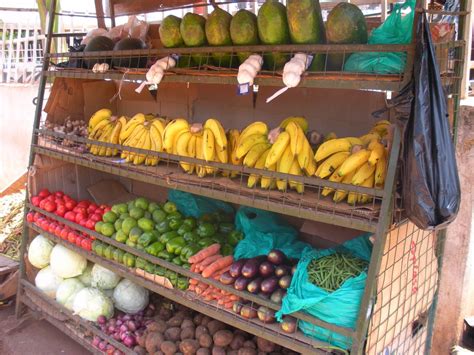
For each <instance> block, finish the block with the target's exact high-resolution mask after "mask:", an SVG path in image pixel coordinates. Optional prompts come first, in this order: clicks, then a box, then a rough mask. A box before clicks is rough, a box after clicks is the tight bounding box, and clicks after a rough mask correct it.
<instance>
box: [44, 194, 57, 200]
mask: <svg viewBox="0 0 474 355" xmlns="http://www.w3.org/2000/svg"><path fill="white" fill-rule="evenodd" d="M46 200H48V201H53V202H54V200H56V197H54V195H49V196H48V197H46Z"/></svg>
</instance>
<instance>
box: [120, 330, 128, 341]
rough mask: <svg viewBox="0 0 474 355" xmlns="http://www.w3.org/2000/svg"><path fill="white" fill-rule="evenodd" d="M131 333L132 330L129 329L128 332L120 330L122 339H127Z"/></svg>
mask: <svg viewBox="0 0 474 355" xmlns="http://www.w3.org/2000/svg"><path fill="white" fill-rule="evenodd" d="M129 335H130V332H128V331H127V332H120V339H121V340H122V341H124V339H125V338H126V337H128V336H129Z"/></svg>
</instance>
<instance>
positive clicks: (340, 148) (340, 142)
mask: <svg viewBox="0 0 474 355" xmlns="http://www.w3.org/2000/svg"><path fill="white" fill-rule="evenodd" d="M351 148H352V144H351V142H349V141H348V140H347V139H345V138H336V139H331V140H329V141H326V142H324V143H323V144H321V145H320V146H319V148H318V150H317V151H316V154H315V155H314V159H316V161H317V162H320V161H321V160H323V159H326V158H327V157H329V156H331V155H333V154H335V153H339V152H350V151H351Z"/></svg>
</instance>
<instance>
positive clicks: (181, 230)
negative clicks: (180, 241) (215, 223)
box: [177, 222, 193, 236]
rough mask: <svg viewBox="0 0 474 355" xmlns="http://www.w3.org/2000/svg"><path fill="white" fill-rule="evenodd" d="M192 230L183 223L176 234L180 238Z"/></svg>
mask: <svg viewBox="0 0 474 355" xmlns="http://www.w3.org/2000/svg"><path fill="white" fill-rule="evenodd" d="M192 230H193V228H192V227H191V226H190V225H187V224H184V222H183V224H181V226H180V227H179V228H178V230H177V233H178V234H179V235H180V236H184V235H185V234H186V233H188V232H191V231H192Z"/></svg>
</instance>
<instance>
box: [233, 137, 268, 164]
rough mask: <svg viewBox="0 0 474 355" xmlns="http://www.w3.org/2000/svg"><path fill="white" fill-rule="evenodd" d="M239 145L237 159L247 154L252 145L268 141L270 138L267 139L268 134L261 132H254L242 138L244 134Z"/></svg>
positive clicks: (236, 152) (236, 153)
mask: <svg viewBox="0 0 474 355" xmlns="http://www.w3.org/2000/svg"><path fill="white" fill-rule="evenodd" d="M239 142H240V143H239V145H238V146H237V149H236V151H235V155H236V157H237V159H241V158H243V157H244V156H245V154H247V153H248V151H249V150H250V149H252V147H253V146H254V145H255V144H259V143H267V142H268V140H267V136H266V135H262V134H260V133H255V134H252V135H250V136H248V137H246V138H244V139H242V136H241V137H240V139H239Z"/></svg>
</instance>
